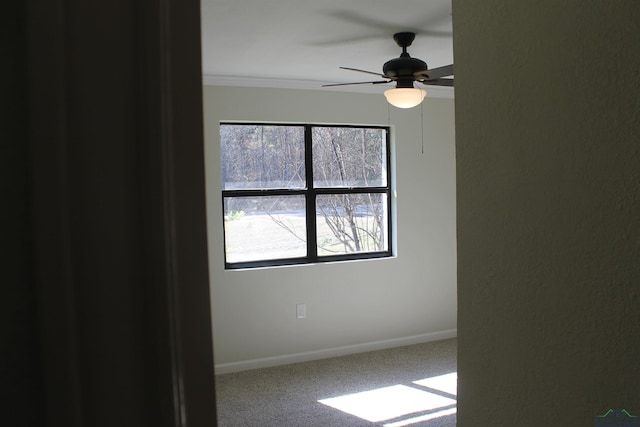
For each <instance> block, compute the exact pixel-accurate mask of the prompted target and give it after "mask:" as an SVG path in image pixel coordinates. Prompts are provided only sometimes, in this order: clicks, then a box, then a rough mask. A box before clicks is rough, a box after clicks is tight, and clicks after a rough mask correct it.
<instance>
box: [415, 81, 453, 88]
mask: <svg viewBox="0 0 640 427" xmlns="http://www.w3.org/2000/svg"><path fill="white" fill-rule="evenodd" d="M421 83H422V84H425V85H427V86H450V87H453V79H433V80H425V81H423V82H421Z"/></svg>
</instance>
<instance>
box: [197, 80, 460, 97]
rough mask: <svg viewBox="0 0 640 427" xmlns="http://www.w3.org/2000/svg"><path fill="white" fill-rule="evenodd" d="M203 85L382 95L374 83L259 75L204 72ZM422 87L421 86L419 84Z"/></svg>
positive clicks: (431, 91)
mask: <svg viewBox="0 0 640 427" xmlns="http://www.w3.org/2000/svg"><path fill="white" fill-rule="evenodd" d="M202 83H203V85H204V86H239V87H263V88H277V89H303V90H322V91H335V92H354V93H373V94H378V95H382V92H383V91H382V90H381V89H380V87H378V86H376V85H354V86H333V87H325V88H323V87H322V85H323V84H326V82H320V81H316V80H287V79H270V78H259V77H234V76H215V75H208V74H204V75H203V76H202ZM421 87H422V86H421ZM426 90H427V92H428V94H427V96H428V97H430V98H445V99H454V97H455V92H454V88H452V87H447V86H429V87H428V88H426Z"/></svg>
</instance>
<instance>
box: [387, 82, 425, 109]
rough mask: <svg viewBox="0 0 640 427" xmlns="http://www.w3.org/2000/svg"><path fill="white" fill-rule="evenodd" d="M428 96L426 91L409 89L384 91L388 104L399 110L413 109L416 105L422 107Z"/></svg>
mask: <svg viewBox="0 0 640 427" xmlns="http://www.w3.org/2000/svg"><path fill="white" fill-rule="evenodd" d="M426 95H427V91H426V90H424V89H418V88H408V87H402V88H394V89H388V90H385V91H384V96H385V98H387V102H388V103H389V104H391V105H393V106H394V107H398V108H413V107H415V106H416V105H420V103H421V102H422V100H423V99H424V97H425V96H426Z"/></svg>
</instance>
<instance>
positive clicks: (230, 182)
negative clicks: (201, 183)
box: [220, 123, 391, 268]
mask: <svg viewBox="0 0 640 427" xmlns="http://www.w3.org/2000/svg"><path fill="white" fill-rule="evenodd" d="M220 142H221V170H222V202H223V211H224V212H223V213H224V249H225V250H224V252H225V267H226V268H248V267H261V266H274V265H289V264H304V263H316V262H326V261H339V260H353V259H364V258H380V257H388V256H391V248H390V243H389V242H390V237H391V236H390V229H391V227H390V224H391V218H390V214H391V208H390V206H391V193H390V188H391V183H390V170H389V155H390V153H389V129H388V128H386V127H376V126H325V125H286V124H277V125H274V124H246V123H221V125H220Z"/></svg>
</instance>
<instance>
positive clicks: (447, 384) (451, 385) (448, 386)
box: [413, 372, 458, 396]
mask: <svg viewBox="0 0 640 427" xmlns="http://www.w3.org/2000/svg"><path fill="white" fill-rule="evenodd" d="M413 383H414V384H417V385H421V386H423V387H429V388H432V389H434V390H438V391H443V392H445V393H448V394H452V395H454V396H457V395H458V373H457V372H452V373H450V374H445V375H439V376H437V377H431V378H425V379H423V380H420V381H414V382H413Z"/></svg>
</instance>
